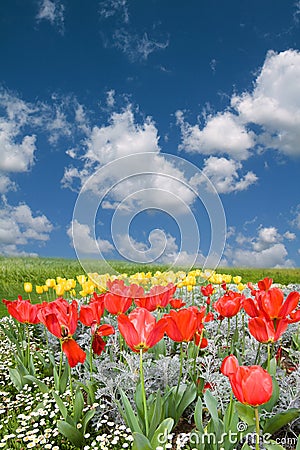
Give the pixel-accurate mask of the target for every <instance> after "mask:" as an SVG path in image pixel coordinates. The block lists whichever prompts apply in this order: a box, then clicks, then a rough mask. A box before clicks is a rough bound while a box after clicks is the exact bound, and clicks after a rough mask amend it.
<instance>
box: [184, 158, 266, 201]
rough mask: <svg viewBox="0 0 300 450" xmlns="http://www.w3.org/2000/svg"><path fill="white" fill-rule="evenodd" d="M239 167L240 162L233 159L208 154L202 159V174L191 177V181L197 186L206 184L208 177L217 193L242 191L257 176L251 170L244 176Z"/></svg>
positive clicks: (240, 165)
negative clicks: (240, 173) (207, 156)
mask: <svg viewBox="0 0 300 450" xmlns="http://www.w3.org/2000/svg"><path fill="white" fill-rule="evenodd" d="M241 169H242V164H241V163H240V162H237V161H234V160H233V159H226V158H217V157H216V156H210V157H209V158H207V159H205V160H204V166H203V169H202V175H200V176H197V177H196V178H193V179H192V180H191V182H192V184H193V185H195V186H199V185H201V184H206V182H207V178H208V179H209V180H210V181H211V183H212V184H213V185H214V187H215V188H216V190H217V192H218V193H219V194H228V193H230V192H238V191H244V190H246V189H248V187H249V186H251V185H252V184H254V183H255V182H256V181H257V179H258V178H257V176H256V175H255V174H254V173H253V172H251V171H250V172H247V173H246V175H244V176H240V175H239V171H240V170H241Z"/></svg>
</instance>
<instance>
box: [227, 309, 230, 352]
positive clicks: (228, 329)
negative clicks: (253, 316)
mask: <svg viewBox="0 0 300 450" xmlns="http://www.w3.org/2000/svg"><path fill="white" fill-rule="evenodd" d="M229 337H230V317H228V318H227V351H228V355H230V349H231V348H229ZM230 347H231V346H230Z"/></svg>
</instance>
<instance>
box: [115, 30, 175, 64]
mask: <svg viewBox="0 0 300 450" xmlns="http://www.w3.org/2000/svg"><path fill="white" fill-rule="evenodd" d="M112 42H113V46H114V47H116V48H118V49H119V50H121V51H122V52H123V53H125V54H126V55H127V56H128V58H129V59H130V60H131V61H132V62H134V61H139V60H142V61H146V60H147V59H148V56H149V55H150V54H151V53H153V52H155V51H157V50H164V49H166V48H167V47H168V45H169V41H168V40H166V41H165V42H159V41H156V40H154V39H153V38H150V37H149V36H148V34H147V33H146V32H145V33H144V34H143V35H140V34H135V33H132V32H131V31H128V30H126V29H125V28H120V29H117V30H116V31H115V32H114V35H113V41H112Z"/></svg>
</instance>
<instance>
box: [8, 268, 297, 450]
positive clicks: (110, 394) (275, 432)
mask: <svg viewBox="0 0 300 450" xmlns="http://www.w3.org/2000/svg"><path fill="white" fill-rule="evenodd" d="M78 287H79V289H78ZM24 289H25V292H26V293H27V294H28V296H29V297H30V293H31V290H32V285H31V283H30V282H26V283H25V284H24ZM35 289H36V292H37V293H38V294H39V295H40V300H41V302H40V303H39V304H32V303H31V302H30V299H29V300H23V299H22V298H21V297H19V298H18V299H17V300H15V301H7V300H6V301H5V300H4V303H5V305H6V307H7V310H8V312H9V314H10V317H7V318H3V319H2V320H1V322H0V327H1V329H0V331H1V340H0V346H1V349H0V350H1V357H0V361H1V362H0V364H1V379H0V383H1V384H0V390H1V398H2V399H1V404H0V417H1V423H0V436H1V438H0V448H7V449H24V448H34V447H35V448H46V449H47V448H48V449H54V450H56V449H74V448H83V449H85V450H87V449H92V448H94V449H121V448H133V449H138V450H147V449H158V450H161V449H168V448H170V449H186V450H188V449H190V450H191V449H201V450H202V449H203V450H208V449H217V450H221V449H226V450H233V449H236V448H243V449H245V450H249V448H256V449H259V448H266V449H274V450H276V449H282V448H284V449H296V446H297V439H298V435H299V432H300V425H299V419H298V418H299V416H300V394H299V392H300V369H299V354H300V336H299V321H300V309H299V297H300V295H299V286H297V285H294V286H292V285H289V286H276V285H274V284H272V280H270V279H267V278H265V279H264V280H261V281H260V282H259V283H258V285H255V286H253V285H251V284H248V285H244V284H242V283H241V279H240V277H238V276H237V277H233V278H231V276H228V275H221V274H216V273H211V272H205V273H203V272H201V271H198V270H197V271H192V272H189V273H188V274H185V273H184V272H177V273H173V272H164V273H161V272H157V273H155V274H151V273H147V274H144V273H137V274H135V275H133V276H130V277H127V276H126V275H125V274H124V275H121V276H119V277H110V276H109V275H98V274H89V277H86V276H84V275H82V276H78V277H77V280H65V279H63V278H57V279H56V280H54V279H48V280H46V281H45V282H44V284H41V285H38V286H36V287H35ZM299 441H300V440H299ZM299 447H300V443H298V447H297V450H298V449H299Z"/></svg>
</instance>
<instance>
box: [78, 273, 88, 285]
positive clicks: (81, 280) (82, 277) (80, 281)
mask: <svg viewBox="0 0 300 450" xmlns="http://www.w3.org/2000/svg"><path fill="white" fill-rule="evenodd" d="M76 278H77V281H78V283H79V284H81V285H82V284H83V283H85V281H86V276H85V275H78V276H77V277H76Z"/></svg>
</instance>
